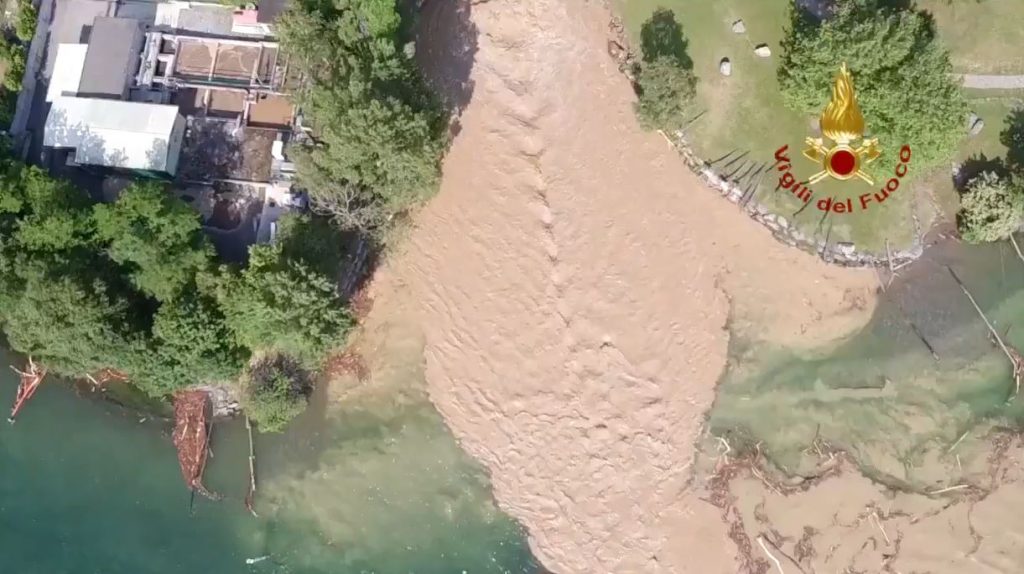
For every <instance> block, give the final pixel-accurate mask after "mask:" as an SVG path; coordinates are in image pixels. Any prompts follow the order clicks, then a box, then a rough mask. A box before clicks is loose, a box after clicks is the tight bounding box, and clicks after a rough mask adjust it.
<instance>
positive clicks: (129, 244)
mask: <svg viewBox="0 0 1024 574" xmlns="http://www.w3.org/2000/svg"><path fill="white" fill-rule="evenodd" d="M289 220H290V219H289ZM322 223H323V222H321V221H316V220H313V219H310V218H308V217H298V218H295V222H294V223H286V224H285V225H284V229H285V232H284V233H283V234H282V235H281V237H279V241H278V244H276V245H274V246H259V247H254V248H253V249H252V264H251V265H250V266H249V267H248V268H246V269H244V270H241V271H239V270H237V269H234V268H231V267H226V266H225V267H221V268H220V269H213V268H212V257H213V251H212V249H211V248H210V247H209V245H208V243H207V241H206V239H205V237H204V236H203V235H202V232H201V228H200V223H199V220H198V217H197V214H196V213H195V212H193V211H192V210H191V209H190V208H189V207H188V206H187V205H185V204H184V203H182V202H181V201H180V200H178V199H176V198H174V197H173V196H171V195H168V194H167V193H165V192H164V191H162V190H161V188H160V187H158V186H155V185H152V184H140V185H135V186H133V187H130V188H129V189H127V190H125V191H124V192H123V193H122V194H121V196H120V198H119V199H118V201H116V202H115V203H113V204H109V205H96V206H93V205H91V202H90V200H89V198H88V196H87V195H86V194H85V193H84V192H81V191H79V190H76V189H75V188H73V187H71V186H70V185H68V184H66V183H64V182H62V181H59V180H55V179H52V178H51V177H50V176H48V175H47V174H45V173H44V172H42V171H40V170H39V169H36V168H30V167H25V166H23V165H21V164H19V163H17V162H15V161H13V160H11V159H6V158H2V159H0V326H2V328H3V332H4V334H5V335H6V338H7V341H8V342H9V344H10V346H11V348H12V349H14V350H15V351H18V352H21V353H26V354H31V355H32V356H33V357H34V358H35V359H36V360H37V361H39V362H40V363H41V364H43V365H45V366H46V367H48V368H49V369H51V370H52V371H53V372H56V373H60V374H63V375H68V376H79V377H80V376H85V375H87V374H92V373H96V372H97V371H101V370H104V369H113V370H115V371H119V372H121V373H124V374H125V375H126V376H127V377H128V379H129V380H130V381H131V382H133V383H135V384H136V385H138V386H139V387H140V388H141V389H143V390H145V391H146V392H148V393H150V394H152V395H154V396H161V395H166V394H169V393H173V392H175V391H177V390H179V389H183V388H186V387H188V386H192V385H197V384H204V383H218V382H230V381H237V380H238V378H239V376H240V374H241V373H242V371H243V368H244V366H245V363H246V361H247V360H248V359H249V357H250V356H251V355H253V354H256V353H263V352H264V351H267V350H282V351H286V352H289V353H292V354H293V355H294V356H295V357H298V358H300V359H301V360H302V361H304V362H305V363H307V364H309V365H311V366H312V365H315V364H316V363H317V362H318V361H320V360H321V359H322V358H323V355H324V354H325V353H326V352H327V351H329V350H330V347H331V346H332V345H333V344H335V343H337V342H339V341H341V340H343V338H344V335H345V333H346V332H347V330H348V328H349V326H350V325H351V319H350V318H349V315H348V312H347V311H346V310H345V308H344V306H343V305H342V303H341V302H340V301H339V300H338V298H337V297H336V296H335V294H334V285H333V283H332V282H331V281H330V280H329V279H328V278H327V277H326V276H325V275H324V274H323V272H318V271H317V270H316V269H325V270H326V269H336V268H337V259H336V258H335V259H333V260H331V261H330V262H329V263H328V264H327V265H324V266H320V265H319V263H320V261H319V256H320V255H319V254H321V253H324V252H329V251H330V247H329V246H330V245H331V244H332V243H333V242H334V241H335V240H336V239H337V238H338V234H337V231H336V230H333V229H331V228H329V227H325V226H323V225H322ZM321 234H322V236H321ZM313 246H319V247H317V248H316V249H314V248H313ZM307 249H308V251H307ZM303 404H304V403H303Z"/></svg>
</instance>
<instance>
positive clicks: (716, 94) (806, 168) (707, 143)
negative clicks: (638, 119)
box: [619, 0, 914, 251]
mask: <svg viewBox="0 0 1024 574" xmlns="http://www.w3.org/2000/svg"><path fill="white" fill-rule="evenodd" d="M659 7H665V8H669V9H671V10H673V11H674V12H675V14H676V19H677V20H678V21H679V22H680V24H681V25H682V28H683V34H684V35H685V36H686V38H687V40H688V47H687V48H688V53H689V55H690V57H691V58H692V59H693V62H694V72H695V73H696V75H697V78H698V87H697V102H696V111H697V112H700V111H703V112H704V115H703V116H702V117H701V118H700V119H699V120H697V121H696V122H695V123H694V124H693V125H692V127H690V128H689V129H688V130H687V139H688V140H689V141H690V142H691V144H692V145H693V147H694V149H695V150H696V151H697V152H698V153H699V154H700V155H701V156H703V157H704V158H706V159H714V158H719V157H721V156H723V155H725V154H726V153H728V152H729V151H732V150H737V149H738V150H748V151H749V155H748V156H747V158H745V159H750V160H752V161H757V162H767V163H773V162H774V158H773V155H774V153H775V150H776V149H778V148H779V147H781V146H782V145H789V157H790V158H791V159H793V160H794V162H795V163H794V168H793V169H794V175H795V176H797V177H799V178H802V179H806V178H807V177H808V176H810V175H811V174H813V173H815V172H817V171H818V170H819V169H820V168H819V166H816V165H814V164H812V163H811V162H810V161H808V160H806V159H804V158H803V157H802V156H801V155H800V152H801V151H802V149H803V147H804V145H803V142H804V138H806V137H807V136H810V135H812V134H811V131H810V130H811V120H812V119H813V116H804V115H802V114H799V113H796V112H793V111H790V110H789V109H788V108H786V106H785V105H784V104H783V101H782V95H781V93H780V91H779V85H778V80H777V79H776V68H777V66H778V55H779V53H780V51H781V48H780V47H779V41H780V40H781V39H782V35H783V30H784V27H785V25H786V22H787V20H788V18H787V16H788V10H789V8H788V7H789V2H788V0H717V1H714V2H710V1H707V0H619V8H620V13H621V14H622V15H623V20H624V22H625V24H626V26H627V27H628V29H629V30H630V33H631V34H632V35H633V37H634V38H639V35H640V28H641V26H642V24H643V22H644V21H645V20H646V19H647V18H649V17H650V15H651V14H652V13H653V12H654V10H655V9H657V8H659ZM740 19H742V20H743V22H744V25H745V26H746V29H747V31H746V33H745V34H736V33H734V32H733V31H732V29H731V26H732V23H733V22H735V21H736V20H740ZM762 43H764V44H767V45H768V46H769V47H770V48H771V51H772V56H771V57H768V58H761V57H758V56H756V55H755V54H754V46H756V45H758V44H762ZM724 57H727V58H729V59H730V61H731V62H732V75H731V76H728V77H726V76H722V75H721V74H720V73H719V71H718V65H719V62H720V61H721V59H722V58H724ZM837 71H838V69H837ZM821 98H822V107H824V106H825V104H826V103H827V102H828V98H829V94H828V93H822V95H821ZM882 143H883V146H884V145H885V144H886V142H882ZM890 145H891V144H890ZM716 167H717V166H716ZM777 182H778V176H777V175H776V176H774V177H772V176H771V175H769V176H766V177H765V179H764V181H763V183H762V186H761V191H760V192H759V193H758V195H757V199H758V200H759V201H761V202H762V203H763V204H765V205H766V206H767V207H769V208H770V209H772V210H773V211H774V212H776V213H779V214H780V215H784V216H786V217H787V218H788V219H790V220H791V221H792V222H793V223H795V224H796V225H797V226H798V227H799V228H800V229H801V230H802V231H803V232H804V233H806V234H808V235H814V234H821V235H822V236H823V235H824V234H825V233H826V231H827V229H828V228H829V227H830V226H831V229H832V231H831V235H830V236H829V237H830V240H831V241H833V242H835V241H852V242H854V243H856V244H857V245H858V246H859V247H861V248H865V249H871V250H878V251H881V250H884V245H885V241H886V240H888V241H889V242H890V244H892V245H894V246H897V245H906V244H908V243H909V242H910V241H911V240H912V239H913V235H914V230H913V227H912V226H909V225H904V224H903V222H905V221H908V220H909V218H910V209H911V203H912V202H911V201H909V199H910V198H911V197H912V195H911V194H909V193H903V194H893V195H892V196H891V197H890V198H889V199H888V200H887V201H886V202H885V204H884V205H880V206H873V207H872V209H870V210H869V211H867V212H858V213H854V214H844V215H839V214H832V215H829V217H828V219H827V220H826V222H824V223H823V222H822V215H823V212H821V211H818V210H817V209H816V208H815V207H814V206H813V205H812V206H811V207H809V208H807V209H805V210H803V211H802V212H800V214H799V215H797V216H795V218H794V217H793V214H794V213H796V212H797V211H798V210H799V209H800V208H801V207H802V206H803V203H802V202H801V201H799V200H798V199H796V198H795V197H794V196H793V195H791V194H789V193H787V192H786V190H784V189H783V190H778V191H775V187H776V183H777ZM882 183H884V182H878V184H879V185H876V186H875V187H871V186H868V185H867V184H866V183H851V182H835V181H832V180H825V181H823V182H821V183H818V184H816V185H814V186H813V190H814V192H815V197H816V198H818V197H826V196H827V197H835V198H837V199H846V198H851V197H852V198H853V200H854V201H856V198H857V196H858V195H860V194H863V193H868V192H870V191H874V190H876V189H878V188H879V187H880V184H882Z"/></svg>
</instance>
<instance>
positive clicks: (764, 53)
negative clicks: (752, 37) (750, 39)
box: [754, 44, 772, 58]
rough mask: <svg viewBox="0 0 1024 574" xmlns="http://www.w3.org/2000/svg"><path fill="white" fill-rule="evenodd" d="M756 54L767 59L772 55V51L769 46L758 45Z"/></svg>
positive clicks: (755, 49)
mask: <svg viewBox="0 0 1024 574" xmlns="http://www.w3.org/2000/svg"><path fill="white" fill-rule="evenodd" d="M754 53H755V54H757V55H758V56H760V57H762V58H767V57H768V56H771V55H772V49H771V48H769V47H768V44H758V45H757V46H755V47H754Z"/></svg>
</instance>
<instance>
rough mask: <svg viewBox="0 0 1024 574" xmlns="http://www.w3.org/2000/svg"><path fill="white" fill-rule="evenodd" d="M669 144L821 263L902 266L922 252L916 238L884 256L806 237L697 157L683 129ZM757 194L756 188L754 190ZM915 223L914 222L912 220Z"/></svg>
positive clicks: (779, 236)
mask: <svg viewBox="0 0 1024 574" xmlns="http://www.w3.org/2000/svg"><path fill="white" fill-rule="evenodd" d="M674 135H675V141H672V142H671V143H672V146H673V147H674V148H675V150H676V151H677V152H678V153H679V155H680V157H682V158H683V161H684V162H685V163H686V165H687V166H688V167H689V168H690V170H691V171H693V173H695V174H696V175H697V176H698V177H699V178H700V179H701V181H703V182H704V184H705V185H707V186H708V187H709V188H711V189H713V190H715V191H717V192H718V193H719V195H721V196H722V197H724V198H725V199H727V200H729V201H730V202H731V203H734V204H736V205H737V206H739V207H740V208H741V209H742V210H743V211H744V212H745V213H746V214H747V215H748V216H749V217H750V218H751V219H753V220H754V221H756V222H758V223H760V224H761V225H763V226H765V227H767V228H768V229H769V230H770V231H771V232H772V236H773V237H775V239H776V240H778V241H779V242H780V243H784V244H785V245H788V246H790V247H795V248H797V249H800V250H802V251H806V252H807V253H811V254H814V255H816V256H818V257H820V258H821V259H822V260H823V261H824V262H826V263H829V264H832V265H839V266H842V267H901V266H903V265H905V264H907V263H910V262H911V261H914V260H916V259H917V258H919V257H920V256H921V254H922V253H924V244H923V243H922V242H921V240H920V233H919V234H918V239H916V240H915V241H914V245H913V246H911V247H910V248H909V249H901V250H893V251H891V252H890V253H888V254H885V255H876V254H873V253H868V252H866V251H860V250H858V249H857V246H856V245H855V244H853V243H850V242H835V243H829V242H828V240H827V238H826V239H817V238H814V237H809V236H808V235H807V234H805V233H803V232H802V231H800V230H799V229H797V228H796V226H794V225H792V224H791V223H790V222H789V220H787V219H786V218H785V217H783V216H781V215H778V214H776V213H772V212H771V211H770V210H769V209H768V208H767V207H765V206H764V205H762V204H760V203H758V202H757V201H753V200H747V201H745V197H746V196H747V195H748V194H747V193H745V192H744V190H743V188H742V186H740V185H738V184H737V183H736V182H733V181H730V180H728V179H727V178H725V177H723V176H721V175H719V174H718V173H716V172H715V170H714V169H713V168H712V167H711V166H710V165H709V164H708V162H707V161H705V160H704V159H701V158H700V157H698V156H697V155H696V154H695V153H694V152H693V150H692V148H691V147H690V146H689V145H688V144H687V142H686V140H685V138H684V137H683V134H682V132H677V133H675V134H674ZM755 193H756V191H755ZM915 223H916V222H915Z"/></svg>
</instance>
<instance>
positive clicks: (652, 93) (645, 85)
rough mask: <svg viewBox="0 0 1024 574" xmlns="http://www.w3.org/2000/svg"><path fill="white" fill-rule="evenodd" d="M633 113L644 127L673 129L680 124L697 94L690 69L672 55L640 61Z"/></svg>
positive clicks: (681, 124)
mask: <svg viewBox="0 0 1024 574" xmlns="http://www.w3.org/2000/svg"><path fill="white" fill-rule="evenodd" d="M637 88H638V91H639V101H638V102H637V103H636V114H637V116H638V117H639V118H640V123H641V124H642V125H643V126H644V127H645V128H647V129H661V130H666V131H672V130H676V129H679V128H680V127H682V126H683V122H684V119H685V113H686V109H687V107H688V106H689V104H690V102H691V101H692V100H693V97H694V95H695V94H696V79H695V78H694V75H693V72H691V71H689V70H685V69H683V68H681V67H680V66H679V64H678V63H677V62H676V60H675V59H673V58H671V57H669V56H661V57H659V58H657V59H655V60H653V61H651V62H644V63H643V64H641V65H640V72H639V74H638V75H637Z"/></svg>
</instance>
